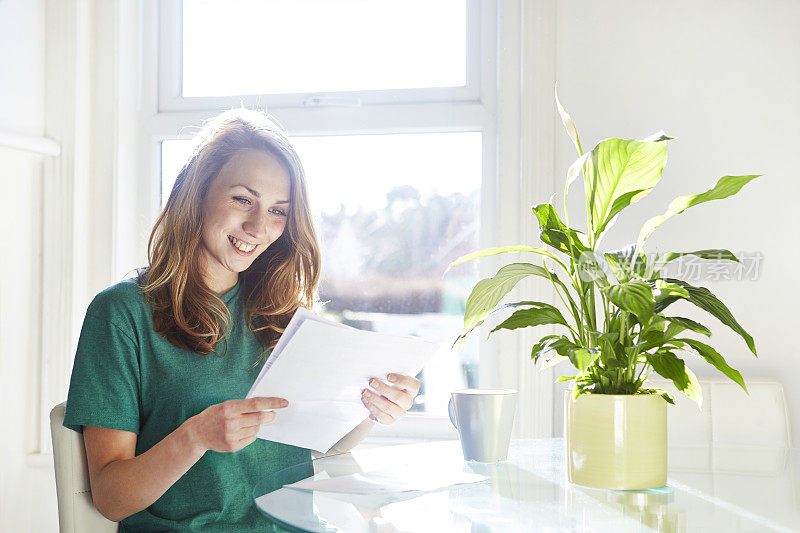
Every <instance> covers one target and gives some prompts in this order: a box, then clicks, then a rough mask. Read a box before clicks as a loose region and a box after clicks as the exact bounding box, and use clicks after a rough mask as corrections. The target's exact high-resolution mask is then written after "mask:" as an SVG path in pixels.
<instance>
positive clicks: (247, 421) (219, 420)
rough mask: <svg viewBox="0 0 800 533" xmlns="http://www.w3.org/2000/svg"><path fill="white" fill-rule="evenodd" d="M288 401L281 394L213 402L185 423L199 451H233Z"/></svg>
mask: <svg viewBox="0 0 800 533" xmlns="http://www.w3.org/2000/svg"><path fill="white" fill-rule="evenodd" d="M287 405H289V402H288V401H286V400H284V399H283V398H263V397H259V398H248V399H246V400H228V401H225V402H222V403H218V404H214V405H212V406H210V407H208V408H207V409H205V410H204V411H203V412H201V413H200V414H197V415H195V416H193V417H191V418H189V419H188V420H187V421H186V422H185V424H187V426H188V429H189V435H190V438H191V440H192V443H193V444H194V445H195V446H196V447H197V448H198V449H199V450H201V451H203V452H205V451H206V450H213V451H215V452H236V451H239V450H241V449H242V448H244V447H245V446H247V445H249V444H251V443H252V442H254V441H255V440H256V435H257V434H258V430H259V429H260V428H261V425H262V424H267V423H269V422H272V421H273V420H275V411H268V410H267V409H281V408H283V407H286V406H287Z"/></svg>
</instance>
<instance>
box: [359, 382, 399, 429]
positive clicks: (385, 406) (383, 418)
mask: <svg viewBox="0 0 800 533" xmlns="http://www.w3.org/2000/svg"><path fill="white" fill-rule="evenodd" d="M361 400H362V402H364V405H365V406H366V408H367V409H369V412H370V413H371V414H372V415H373V416H374V417H375V418H376V419H377V421H378V422H380V423H382V424H392V423H393V422H395V421H396V420H399V419H400V418H403V417H404V416H405V414H406V410H405V409H402V408H401V407H400V406H399V405H397V404H396V403H394V402H391V401H389V400H388V399H386V398H384V397H383V396H380V395H378V394H375V393H374V392H370V391H369V390H367V389H364V392H362V394H361Z"/></svg>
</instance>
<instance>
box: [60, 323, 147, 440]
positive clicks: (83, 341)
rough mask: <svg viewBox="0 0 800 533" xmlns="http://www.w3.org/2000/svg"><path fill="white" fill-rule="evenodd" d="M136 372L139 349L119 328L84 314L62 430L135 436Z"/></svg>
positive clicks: (138, 377)
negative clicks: (91, 429) (87, 429)
mask: <svg viewBox="0 0 800 533" xmlns="http://www.w3.org/2000/svg"><path fill="white" fill-rule="evenodd" d="M140 383H141V382H140V371H139V358H138V349H137V345H136V343H135V342H134V340H133V338H132V336H131V333H130V332H126V331H125V330H124V328H123V327H120V326H118V325H117V324H115V323H113V322H111V321H109V320H107V319H105V318H101V317H99V316H94V315H92V314H90V313H89V312H87V314H86V318H85V319H84V321H83V327H82V328H81V335H80V338H79V340H78V349H77V351H76V352H75V362H74V364H73V367H72V377H71V379H70V383H69V393H68V395H67V406H66V413H65V415H64V427H67V428H69V429H72V430H74V431H77V432H79V433H83V426H97V427H102V428H109V429H121V430H125V431H132V432H134V433H137V434H138V433H139V406H140V403H139V399H140V397H141V395H140V393H139V387H140Z"/></svg>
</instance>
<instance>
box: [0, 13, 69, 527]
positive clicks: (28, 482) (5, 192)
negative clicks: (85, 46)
mask: <svg viewBox="0 0 800 533" xmlns="http://www.w3.org/2000/svg"><path fill="white" fill-rule="evenodd" d="M44 37H45V36H44V1H43V0H4V1H2V2H0V132H4V133H17V134H25V135H31V136H41V135H42V134H43V131H44V89H45V81H44V54H45V48H44V44H45V40H44ZM0 198H2V204H3V206H2V209H0V228H3V230H2V231H0V249H2V250H3V260H2V262H0V405H2V407H3V415H2V426H3V438H2V439H0V472H2V476H0V530H3V531H57V530H58V515H57V509H56V499H55V478H54V476H53V470H52V464H47V463H46V462H45V463H44V464H37V462H36V461H32V460H30V459H29V456H28V454H29V453H30V452H33V451H35V450H36V447H37V442H38V426H37V424H35V423H34V422H35V421H34V418H35V417H36V416H37V414H38V403H37V402H38V397H39V396H38V392H39V389H38V383H39V380H38V378H39V349H40V335H41V323H40V318H39V317H40V313H41V242H42V235H41V232H42V219H41V201H42V163H41V157H40V156H37V155H34V154H31V153H26V152H21V151H15V150H10V149H3V148H0Z"/></svg>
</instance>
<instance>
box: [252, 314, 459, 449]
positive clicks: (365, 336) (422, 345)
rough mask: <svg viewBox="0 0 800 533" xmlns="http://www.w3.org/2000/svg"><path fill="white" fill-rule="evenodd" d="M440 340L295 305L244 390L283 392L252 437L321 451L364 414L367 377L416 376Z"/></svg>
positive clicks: (256, 393) (260, 393)
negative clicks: (369, 327) (350, 322)
mask: <svg viewBox="0 0 800 533" xmlns="http://www.w3.org/2000/svg"><path fill="white" fill-rule="evenodd" d="M444 348H445V347H444V346H443V345H441V344H437V343H433V342H428V341H425V340H422V339H419V338H415V337H401V336H396V335H385V334H381V333H375V332H372V331H363V330H359V329H356V328H351V327H349V326H345V325H342V324H338V323H336V322H332V321H330V320H326V319H324V318H322V317H320V316H319V315H316V314H314V313H312V312H311V311H308V310H307V309H304V308H302V307H301V308H298V310H297V311H296V312H295V314H294V316H293V317H292V320H291V321H290V322H289V324H288V325H287V327H286V330H285V331H284V333H283V335H281V338H280V339H279V341H278V344H277V345H276V346H275V349H274V350H273V351H272V354H271V355H270V357H269V359H268V360H267V362H266V363H265V364H264V368H263V369H262V370H261V372H260V374H259V376H258V378H256V380H255V382H254V383H253V386H252V387H251V389H250V392H248V393H247V397H248V398H252V397H255V396H275V397H279V398H286V399H287V400H289V407H286V408H284V409H279V410H278V411H276V412H277V416H276V418H275V420H274V421H272V422H270V423H269V424H265V425H263V426H261V429H260V430H259V432H258V437H259V438H262V439H266V440H271V441H274V442H281V443H284V444H291V445H293V446H300V447H302V448H309V449H312V450H316V451H318V452H326V451H328V450H329V449H330V448H331V446H333V445H334V444H336V443H337V442H338V441H339V439H341V438H342V437H344V436H345V435H346V434H347V433H349V432H350V431H351V430H352V429H353V428H355V427H356V426H357V425H358V424H359V423H361V422H362V421H363V420H364V419H365V418H367V416H369V411H368V410H367V408H366V407H364V405H363V404H362V403H361V390H362V389H364V388H365V387H366V386H367V383H368V381H369V379H370V378H373V377H378V378H384V377H385V376H386V374H388V373H390V372H395V373H400V374H406V375H410V376H414V375H416V374H418V373H419V371H420V370H422V367H423V366H424V365H425V363H426V362H427V361H428V360H429V359H430V358H432V357H433V356H434V355H435V354H436V353H437V352H439V351H440V350H442V349H444Z"/></svg>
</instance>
